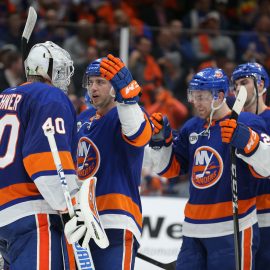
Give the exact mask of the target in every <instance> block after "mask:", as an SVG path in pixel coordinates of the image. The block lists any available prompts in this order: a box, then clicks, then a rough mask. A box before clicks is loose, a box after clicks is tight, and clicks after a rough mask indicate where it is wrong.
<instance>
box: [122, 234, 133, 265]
mask: <svg viewBox="0 0 270 270" xmlns="http://www.w3.org/2000/svg"><path fill="white" fill-rule="evenodd" d="M124 241H125V248H124V269H123V270H130V269H131V262H132V246H133V245H132V244H133V235H132V233H131V232H130V231H128V230H125V239H124Z"/></svg>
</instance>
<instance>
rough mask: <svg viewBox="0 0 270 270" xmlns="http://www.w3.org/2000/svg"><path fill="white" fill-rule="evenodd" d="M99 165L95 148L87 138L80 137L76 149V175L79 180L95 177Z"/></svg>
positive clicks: (98, 156) (97, 152) (98, 157)
mask: <svg viewBox="0 0 270 270" xmlns="http://www.w3.org/2000/svg"><path fill="white" fill-rule="evenodd" d="M99 164H100V153H99V151H98V148H97V146H96V145H95V144H94V143H93V142H92V141H91V140H90V139H88V138H87V137H82V138H80V140H79V143H78V149H77V174H78V178H79V179H80V180H85V179H87V178H88V177H91V176H93V175H95V173H96V172H97V170H98V168H99Z"/></svg>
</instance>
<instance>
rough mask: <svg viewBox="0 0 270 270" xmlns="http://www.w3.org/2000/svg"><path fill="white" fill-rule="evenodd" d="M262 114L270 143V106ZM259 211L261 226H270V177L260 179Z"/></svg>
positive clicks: (265, 136)
mask: <svg viewBox="0 0 270 270" xmlns="http://www.w3.org/2000/svg"><path fill="white" fill-rule="evenodd" d="M260 116H261V117H262V118H263V120H264V121H265V123H266V128H267V134H266V135H265V134H262V136H263V141H264V143H267V144H269V145H270V141H269V136H270V108H267V109H266V110H265V111H263V112H262V113H261V114H260ZM257 194H258V196H257V198H256V199H257V203H256V206H257V213H258V223H259V227H270V179H269V178H266V179H264V178H261V179H259V180H258V191H257Z"/></svg>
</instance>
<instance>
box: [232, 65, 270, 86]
mask: <svg viewBox="0 0 270 270" xmlns="http://www.w3.org/2000/svg"><path fill="white" fill-rule="evenodd" d="M252 76H253V77H255V78H256V80H257V81H258V82H260V81H261V80H263V81H264V87H265V88H268V87H269V76H268V74H267V72H266V70H265V69H264V67H263V66H262V65H261V64H259V63H246V64H241V65H239V66H237V67H236V68H235V69H234V71H233V73H232V82H233V83H234V82H235V81H236V80H238V79H240V78H245V77H252Z"/></svg>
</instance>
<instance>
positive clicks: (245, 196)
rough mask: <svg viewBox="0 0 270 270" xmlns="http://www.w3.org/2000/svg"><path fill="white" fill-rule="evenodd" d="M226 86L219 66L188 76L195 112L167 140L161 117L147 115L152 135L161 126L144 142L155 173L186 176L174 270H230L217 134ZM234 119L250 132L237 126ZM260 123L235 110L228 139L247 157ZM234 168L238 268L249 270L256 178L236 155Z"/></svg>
mask: <svg viewBox="0 0 270 270" xmlns="http://www.w3.org/2000/svg"><path fill="white" fill-rule="evenodd" d="M228 88H229V82H228V78H227V76H226V75H225V74H224V72H223V71H222V70H221V69H217V68H206V69H204V70H202V71H200V72H199V73H197V74H195V75H194V76H193V78H192V80H191V81H190V83H189V90H188V98H189V101H190V102H192V104H193V106H194V108H195V110H196V112H197V115H198V116H196V117H193V118H192V119H190V120H188V121H187V122H186V123H185V125H184V126H183V128H182V129H181V130H180V131H179V133H178V135H177V137H176V138H175V139H174V141H173V144H170V140H169V138H170V136H171V132H170V127H169V126H168V125H167V124H166V123H164V125H162V124H161V120H162V115H160V114H153V115H152V121H153V123H154V125H155V132H156V133H157V135H158V134H159V133H160V132H161V131H160V130H162V131H163V134H164V136H163V140H159V141H157V142H155V141H154V140H152V141H151V143H150V145H151V146H152V147H153V148H152V149H150V150H149V151H150V155H151V160H152V163H153V166H154V168H155V171H156V172H157V173H159V174H160V175H162V176H165V177H168V178H171V177H174V176H176V175H178V174H181V173H189V175H190V182H191V183H190V198H189V200H188V203H187V205H186V208H185V220H184V225H183V235H184V236H183V244H182V247H181V250H180V253H179V256H178V259H177V269H179V270H180V269H181V270H190V269H200V270H206V269H207V270H216V269H220V270H223V269H224V270H235V250H234V235H233V234H234V229H233V228H234V227H233V217H232V191H231V171H230V167H231V166H230V165H231V164H230V148H229V144H225V143H223V142H222V141H223V140H224V136H225V135H224V134H223V133H222V132H221V128H223V127H224V126H225V125H224V123H226V119H229V117H230V113H231V111H230V109H229V107H228V106H227V104H226V102H225V100H226V95H227V92H228ZM224 121H225V122H224ZM240 122H244V123H245V124H246V125H247V126H249V127H251V128H252V129H253V130H252V131H251V129H245V128H242V125H241V124H240ZM221 123H223V125H222V127H220V124H221ZM263 127H264V122H263V121H262V120H261V119H260V118H259V117H256V116H255V115H253V114H250V113H243V114H242V113H241V114H240V116H239V123H238V124H237V128H236V132H235V133H234V136H233V139H232V142H231V143H232V144H233V145H234V146H235V147H236V148H237V150H238V151H240V152H241V153H243V154H245V155H250V154H252V153H253V152H254V151H256V149H257V147H258V144H259V135H258V134H260V133H262V132H264V131H265V130H264V128H263ZM251 139H252V140H251ZM251 141H252V142H253V144H251ZM157 144H159V145H157ZM157 146H159V147H157ZM161 146H162V147H161ZM249 146H252V147H249ZM160 147H161V148H160ZM157 148H160V149H158V150H157ZM236 168H237V181H238V203H239V225H240V238H241V260H242V267H243V268H242V269H255V265H254V257H255V253H256V251H257V248H258V243H259V238H258V224H257V216H256V206H255V203H256V197H255V192H256V191H255V187H256V181H254V179H253V178H254V177H253V175H252V173H251V171H250V169H249V167H248V164H246V163H245V162H244V161H243V160H242V159H240V158H237V163H236ZM254 169H255V170H256V168H254Z"/></svg>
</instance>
